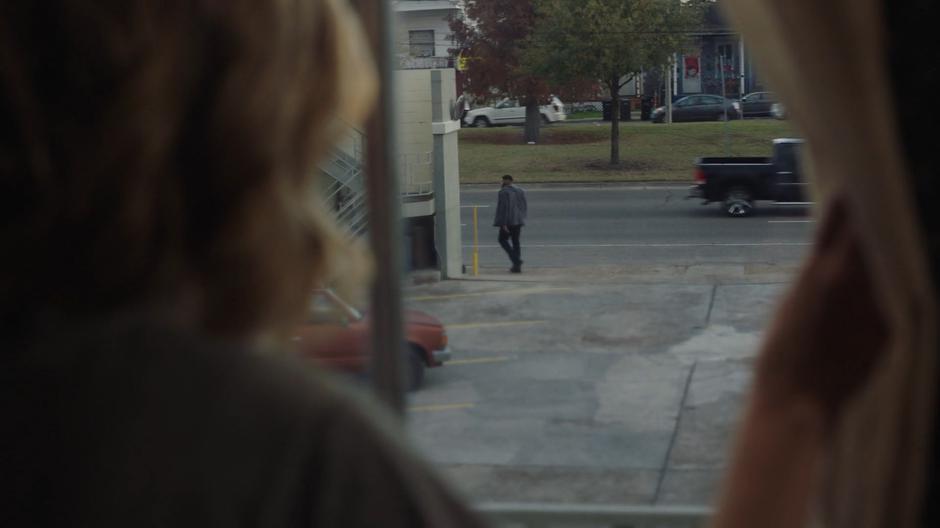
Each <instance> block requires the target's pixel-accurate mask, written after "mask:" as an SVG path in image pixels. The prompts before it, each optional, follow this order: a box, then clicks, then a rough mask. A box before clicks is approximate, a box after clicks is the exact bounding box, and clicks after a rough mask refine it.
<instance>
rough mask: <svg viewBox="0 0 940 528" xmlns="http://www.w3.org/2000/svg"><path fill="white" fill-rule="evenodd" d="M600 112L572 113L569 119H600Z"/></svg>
mask: <svg viewBox="0 0 940 528" xmlns="http://www.w3.org/2000/svg"><path fill="white" fill-rule="evenodd" d="M601 115H602V114H601V113H600V112H572V113H570V114H568V119H600V118H601Z"/></svg>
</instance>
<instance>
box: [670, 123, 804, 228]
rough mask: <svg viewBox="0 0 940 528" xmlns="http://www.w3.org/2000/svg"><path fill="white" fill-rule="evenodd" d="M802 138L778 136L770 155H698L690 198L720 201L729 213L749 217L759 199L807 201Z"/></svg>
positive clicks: (799, 202)
mask: <svg viewBox="0 0 940 528" xmlns="http://www.w3.org/2000/svg"><path fill="white" fill-rule="evenodd" d="M802 145H803V140H802V139H775V140H774V146H773V156H772V157H770V158H746V157H726V158H699V159H698V160H697V162H696V164H695V181H696V185H694V186H693V187H692V188H691V189H690V192H689V198H701V199H702V200H704V201H703V202H702V203H703V204H707V203H711V202H720V203H721V208H722V209H723V210H724V211H725V213H727V214H728V215H729V216H747V215H749V214H751V212H752V211H753V210H754V202H755V201H757V200H772V201H775V202H777V203H780V204H790V205H796V204H807V203H809V202H807V201H806V200H807V193H806V189H805V187H806V184H805V182H804V181H803V179H802V177H801V176H802V174H801V170H800V149H801V148H802Z"/></svg>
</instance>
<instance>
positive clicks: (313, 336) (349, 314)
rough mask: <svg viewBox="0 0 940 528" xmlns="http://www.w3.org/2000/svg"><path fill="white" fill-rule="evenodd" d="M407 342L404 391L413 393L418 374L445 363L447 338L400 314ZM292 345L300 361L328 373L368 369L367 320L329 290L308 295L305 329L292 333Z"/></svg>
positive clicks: (434, 322)
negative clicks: (306, 360) (315, 364)
mask: <svg viewBox="0 0 940 528" xmlns="http://www.w3.org/2000/svg"><path fill="white" fill-rule="evenodd" d="M404 315H405V340H406V341H407V342H408V345H409V350H408V358H407V366H408V367H407V375H408V378H407V386H408V388H409V389H411V390H414V389H417V388H418V387H419V386H420V385H421V382H422V381H423V380H424V369H425V368H428V367H440V366H441V365H443V364H444V362H445V361H447V360H449V359H450V349H449V348H448V347H447V332H446V331H445V330H444V325H443V324H441V322H440V321H439V320H438V319H437V318H435V317H433V316H431V315H428V314H426V313H423V312H418V311H414V310H406V311H405V314H404ZM294 342H295V344H296V346H297V348H298V350H299V351H300V353H301V354H303V355H304V356H306V357H309V358H311V359H313V360H315V361H317V362H318V363H320V364H322V365H324V366H326V367H328V368H331V369H334V370H340V371H344V372H348V373H353V374H365V373H366V371H367V370H368V367H369V354H368V350H369V317H368V316H367V315H363V314H362V313H361V312H359V310H356V309H355V308H353V307H352V306H350V305H349V304H348V303H346V302H345V301H343V300H342V299H340V298H339V296H338V295H336V294H335V293H334V292H333V291H332V290H329V289H324V290H317V291H315V292H314V294H313V297H312V298H311V300H310V307H309V310H308V312H307V321H306V323H304V324H302V325H300V327H298V328H297V334H296V336H295V337H294Z"/></svg>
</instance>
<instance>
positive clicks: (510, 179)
mask: <svg viewBox="0 0 940 528" xmlns="http://www.w3.org/2000/svg"><path fill="white" fill-rule="evenodd" d="M503 181H512V176H510V175H508V174H503Z"/></svg>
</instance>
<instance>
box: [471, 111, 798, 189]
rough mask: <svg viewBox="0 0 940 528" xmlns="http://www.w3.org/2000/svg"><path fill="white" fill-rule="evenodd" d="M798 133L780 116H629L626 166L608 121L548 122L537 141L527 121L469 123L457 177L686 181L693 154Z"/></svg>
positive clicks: (624, 132)
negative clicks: (613, 159) (614, 161)
mask: <svg viewBox="0 0 940 528" xmlns="http://www.w3.org/2000/svg"><path fill="white" fill-rule="evenodd" d="M726 126H727V129H726ZM726 130H727V134H726ZM794 135H796V133H795V132H794V131H793V130H792V128H791V127H790V124H789V122H787V121H779V120H776V119H753V120H746V121H732V122H730V123H727V124H726V123H718V122H715V123H674V124H671V125H654V124H652V123H649V122H642V121H630V122H626V123H621V127H620V159H621V165H620V166H619V167H610V165H609V163H608V162H609V161H610V124H609V123H596V124H595V123H587V124H576V125H575V124H572V125H551V126H547V127H543V128H542V134H541V141H540V143H539V144H538V145H526V144H524V143H523V142H522V127H502V128H486V129H473V128H465V129H462V130H461V131H460V181H461V182H462V183H493V182H497V181H498V180H499V177H500V176H501V175H503V174H512V175H513V176H514V177H515V178H516V180H517V181H519V182H522V183H535V182H660V181H665V182H685V181H689V180H691V179H692V166H693V163H694V162H695V158H698V157H701V156H724V155H726V154H730V155H732V156H769V155H770V151H771V140H772V139H774V138H778V137H792V136H794ZM726 136H727V137H728V138H729V139H730V141H728V142H727V143H726ZM727 144H730V150H729V149H727V147H726V145H727Z"/></svg>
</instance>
